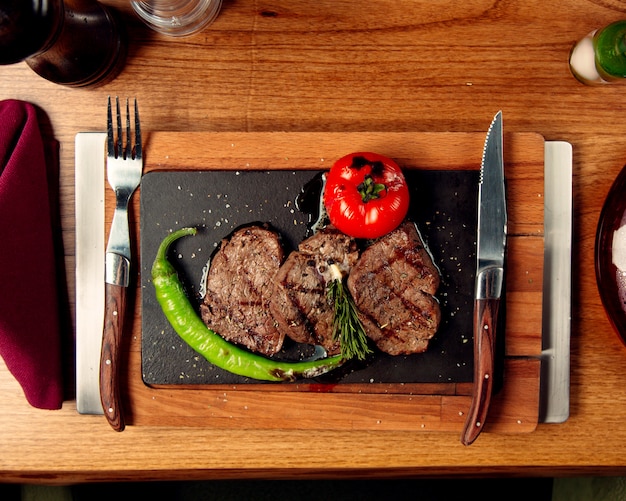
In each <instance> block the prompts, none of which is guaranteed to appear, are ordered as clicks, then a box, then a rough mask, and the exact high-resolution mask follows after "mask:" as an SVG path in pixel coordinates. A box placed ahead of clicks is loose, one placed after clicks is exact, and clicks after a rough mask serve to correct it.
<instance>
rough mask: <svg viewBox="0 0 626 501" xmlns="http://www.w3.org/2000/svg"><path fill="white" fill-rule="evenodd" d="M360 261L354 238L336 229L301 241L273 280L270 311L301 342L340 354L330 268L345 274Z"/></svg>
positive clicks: (332, 278) (329, 229) (282, 326)
mask: <svg viewBox="0 0 626 501" xmlns="http://www.w3.org/2000/svg"><path fill="white" fill-rule="evenodd" d="M357 259H358V250H357V247H356V243H355V241H354V239H352V238H351V237H349V236H347V235H344V234H343V233H341V232H339V231H337V230H336V229H334V228H326V229H324V230H321V231H319V232H318V233H316V234H315V235H313V236H312V237H309V238H307V239H306V240H304V241H302V242H301V243H300V245H299V246H298V250H297V251H294V252H292V253H291V254H289V256H288V257H287V260H286V261H285V263H284V264H283V265H282V266H281V267H280V270H279V271H278V273H277V274H276V277H275V279H274V281H275V284H276V292H275V294H274V297H273V298H272V301H271V303H270V310H271V312H272V315H273V316H274V318H275V319H276V321H277V322H278V325H279V327H280V329H281V331H282V332H285V333H286V335H287V336H289V337H290V338H291V339H293V340H294V341H296V342H298V343H307V344H316V345H320V346H323V347H324V348H325V349H326V352H327V353H328V354H329V355H335V354H337V353H339V352H340V346H339V342H338V341H335V340H333V318H334V311H335V310H334V305H332V304H331V303H330V302H329V300H328V297H327V289H328V283H329V282H331V281H332V280H334V276H333V274H332V273H331V271H330V265H331V264H336V265H338V266H339V268H340V269H341V271H342V272H343V273H344V274H345V273H347V272H349V270H350V268H351V267H352V265H353V264H354V263H355V262H356V260H357Z"/></svg>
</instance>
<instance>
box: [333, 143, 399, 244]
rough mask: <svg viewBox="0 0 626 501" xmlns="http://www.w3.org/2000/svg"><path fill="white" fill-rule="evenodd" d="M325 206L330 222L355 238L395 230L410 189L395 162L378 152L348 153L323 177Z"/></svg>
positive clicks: (376, 235) (372, 236)
mask: <svg viewBox="0 0 626 501" xmlns="http://www.w3.org/2000/svg"><path fill="white" fill-rule="evenodd" d="M324 205H325V207H326V211H327V212H328V217H329V218H330V222H331V223H332V225H333V226H335V227H336V228H337V229H339V230H340V231H342V232H343V233H345V234H346V235H350V236H351V237H355V238H378V237H381V236H383V235H385V234H387V233H389V232H390V231H392V230H394V229H395V228H396V227H397V226H398V225H399V224H400V223H401V222H402V221H403V220H404V218H405V216H406V214H407V212H408V210H409V188H408V186H407V184H406V180H405V179H404V175H403V174H402V170H401V169H400V167H399V166H398V164H397V163H396V162H394V161H393V160H391V159H390V158H387V157H384V156H382V155H379V154H377V153H368V152H364V153H351V154H350V155H346V156H345V157H342V158H340V159H339V160H337V161H336V162H335V163H334V164H333V166H332V168H331V169H330V172H329V173H328V175H327V177H326V187H325V189H324Z"/></svg>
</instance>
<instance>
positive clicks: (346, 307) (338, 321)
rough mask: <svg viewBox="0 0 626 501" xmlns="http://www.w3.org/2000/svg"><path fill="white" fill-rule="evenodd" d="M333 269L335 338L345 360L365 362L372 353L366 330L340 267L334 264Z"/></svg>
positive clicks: (330, 290)
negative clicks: (353, 359) (356, 359)
mask: <svg viewBox="0 0 626 501" xmlns="http://www.w3.org/2000/svg"><path fill="white" fill-rule="evenodd" d="M331 268H332V270H333V274H334V275H335V278H334V280H332V281H331V282H330V283H329V285H328V298H329V299H330V301H331V302H332V304H333V305H334V307H335V316H334V319H333V336H334V338H335V339H339V343H340V345H341V356H342V357H343V358H344V359H346V360H349V359H351V358H354V357H356V358H358V359H359V360H364V359H365V357H366V356H367V355H368V354H370V353H372V351H371V350H370V349H369V346H368V345H367V336H366V335H365V328H364V327H363V324H362V323H361V320H360V319H359V316H358V314H357V310H356V306H355V304H354V300H353V299H352V296H351V295H350V291H348V289H347V288H346V287H345V285H344V283H343V276H342V274H341V271H340V270H339V267H338V266H337V265H334V264H333V265H331Z"/></svg>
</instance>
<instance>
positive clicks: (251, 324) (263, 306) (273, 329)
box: [200, 226, 285, 355]
mask: <svg viewBox="0 0 626 501" xmlns="http://www.w3.org/2000/svg"><path fill="white" fill-rule="evenodd" d="M284 257H285V256H284V250H283V247H282V244H281V241H280V237H279V235H278V234H277V233H276V232H274V231H271V230H269V229H267V228H265V227H261V226H248V227H244V228H241V229H239V230H237V231H235V232H234V233H232V234H231V235H230V237H229V238H227V239H224V240H222V242H221V245H220V248H219V249H218V251H217V252H216V253H215V255H214V256H213V259H212V260H211V266H210V268H209V272H208V274H207V280H206V295H205V297H204V300H203V302H202V304H201V305H200V315H201V317H202V320H203V321H204V323H205V324H206V325H207V326H208V327H209V328H210V329H213V330H214V331H215V332H217V333H219V334H220V335H221V336H222V337H223V338H225V339H227V340H229V341H232V342H234V343H237V344H240V345H243V346H245V347H247V348H249V349H250V350H253V351H257V352H259V353H263V354H265V355H272V354H274V353H276V352H278V351H280V349H281V347H282V345H283V340H284V337H285V336H284V330H280V329H278V326H277V324H276V322H275V320H274V318H273V317H272V315H271V314H270V308H269V304H270V299H271V297H272V294H273V285H272V283H273V278H274V275H275V274H276V272H277V271H278V269H279V268H280V265H281V264H282V263H283V261H284Z"/></svg>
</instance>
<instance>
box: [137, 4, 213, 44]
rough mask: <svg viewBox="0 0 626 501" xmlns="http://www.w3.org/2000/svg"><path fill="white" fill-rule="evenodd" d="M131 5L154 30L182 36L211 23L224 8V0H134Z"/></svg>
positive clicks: (195, 31)
mask: <svg viewBox="0 0 626 501" xmlns="http://www.w3.org/2000/svg"><path fill="white" fill-rule="evenodd" d="M131 5H132V6H133V9H134V10H135V12H136V13H137V15H138V16H139V17H140V18H141V19H142V20H143V21H144V22H145V23H146V24H147V25H148V26H150V27H151V28H152V29H153V30H155V31H158V32H159V33H163V34H164V35H170V36H175V37H181V36H187V35H192V34H194V33H197V32H198V31H200V30H201V29H203V28H204V27H206V26H208V25H209V24H211V23H212V22H213V21H214V20H215V18H216V17H217V15H218V14H219V12H220V9H221V8H222V0H133V1H132V2H131Z"/></svg>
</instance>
